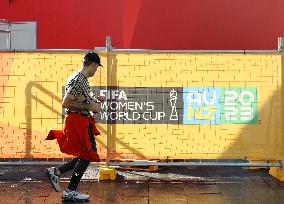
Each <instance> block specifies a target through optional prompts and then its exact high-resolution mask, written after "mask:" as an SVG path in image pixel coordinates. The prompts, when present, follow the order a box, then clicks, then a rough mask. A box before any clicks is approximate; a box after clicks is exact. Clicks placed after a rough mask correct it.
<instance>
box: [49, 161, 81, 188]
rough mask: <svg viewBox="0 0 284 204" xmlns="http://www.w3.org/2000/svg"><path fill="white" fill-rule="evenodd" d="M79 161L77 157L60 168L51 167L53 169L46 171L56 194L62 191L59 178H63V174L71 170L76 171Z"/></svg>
mask: <svg viewBox="0 0 284 204" xmlns="http://www.w3.org/2000/svg"><path fill="white" fill-rule="evenodd" d="M78 160H79V157H76V158H74V159H72V160H70V161H68V162H66V163H64V164H62V165H61V166H59V167H58V168H55V167H51V168H47V169H46V170H45V175H46V176H47V178H48V179H49V181H50V184H51V186H52V188H53V190H55V191H56V192H59V191H61V188H60V185H59V183H60V179H59V177H60V176H61V174H63V173H65V172H67V171H69V170H71V169H74V168H75V166H76V164H77V162H78Z"/></svg>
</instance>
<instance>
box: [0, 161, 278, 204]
mask: <svg viewBox="0 0 284 204" xmlns="http://www.w3.org/2000/svg"><path fill="white" fill-rule="evenodd" d="M46 167H47V166H1V167H0V189H1V190H0V203H1V204H2V203H3V204H6V203H25V204H27V203H36V204H40V203H64V202H62V200H61V193H56V192H53V191H52V189H51V186H50V184H49V182H48V181H47V179H46V178H45V177H44V170H45V168H46ZM97 173H98V169H97V167H94V166H90V167H89V168H88V170H87V172H86V173H85V175H84V176H83V179H82V182H81V184H80V186H79V191H81V192H84V193H87V194H90V202H89V203H107V204H109V203H127V204H128V203H130V204H131V203H141V204H142V203H143V204H144V203H145V204H146V203H151V204H160V203H162V204H166V203H171V204H172V203H173V204H176V203H188V204H210V203H212V204H243V203H245V204H246V203H249V204H261V203H265V204H266V203H267V204H282V203H283V204H284V182H279V181H277V180H276V179H274V178H273V177H271V176H270V175H269V174H268V170H266V169H261V170H248V169H247V168H241V167H194V168H193V167H168V168H160V169H158V170H157V171H155V172H145V171H132V170H125V169H118V174H117V180H116V181H100V182H98V181H97ZM70 176H71V172H70V173H67V174H66V175H64V176H62V178H61V186H62V188H65V187H66V186H67V184H68V181H69V179H70Z"/></svg>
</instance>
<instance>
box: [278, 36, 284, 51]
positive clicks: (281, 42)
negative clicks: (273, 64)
mask: <svg viewBox="0 0 284 204" xmlns="http://www.w3.org/2000/svg"><path fill="white" fill-rule="evenodd" d="M283 50H284V37H278V51H283Z"/></svg>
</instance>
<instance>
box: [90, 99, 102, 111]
mask: <svg viewBox="0 0 284 204" xmlns="http://www.w3.org/2000/svg"><path fill="white" fill-rule="evenodd" d="M89 105H90V108H89V110H90V111H93V112H100V111H101V104H100V103H96V102H94V101H91V102H90V104H89Z"/></svg>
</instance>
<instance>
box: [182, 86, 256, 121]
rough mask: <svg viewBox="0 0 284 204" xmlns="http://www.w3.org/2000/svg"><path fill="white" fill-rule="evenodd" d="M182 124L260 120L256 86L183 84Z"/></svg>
mask: <svg viewBox="0 0 284 204" xmlns="http://www.w3.org/2000/svg"><path fill="white" fill-rule="evenodd" d="M183 104H184V106H183V111H184V113H183V124H257V123H258V109H257V89H256V88H254V87H245V88H243V87H242V88H239V87H236V88H223V87H214V88H213V87H198V88H193V87H184V89H183Z"/></svg>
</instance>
